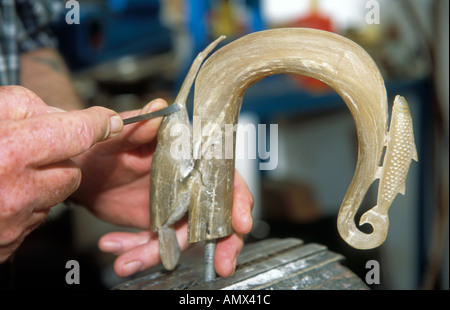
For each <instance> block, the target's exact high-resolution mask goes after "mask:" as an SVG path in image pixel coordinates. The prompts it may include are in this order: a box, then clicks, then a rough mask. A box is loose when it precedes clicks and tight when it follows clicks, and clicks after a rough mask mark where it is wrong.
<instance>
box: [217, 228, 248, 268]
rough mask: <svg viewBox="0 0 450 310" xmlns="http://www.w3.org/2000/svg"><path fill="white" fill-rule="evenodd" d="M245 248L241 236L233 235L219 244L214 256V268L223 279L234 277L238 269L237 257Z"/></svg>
mask: <svg viewBox="0 0 450 310" xmlns="http://www.w3.org/2000/svg"><path fill="white" fill-rule="evenodd" d="M243 246H244V239H243V236H242V235H241V234H236V233H234V234H232V235H230V236H228V237H225V238H223V239H221V240H220V241H219V242H218V243H217V247H216V254H215V256H214V268H215V269H216V272H217V273H218V274H219V275H220V276H222V277H229V276H232V275H233V273H234V270H235V268H236V262H237V257H238V255H239V253H240V252H241V250H242V248H243Z"/></svg>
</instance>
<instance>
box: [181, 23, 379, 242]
mask: <svg viewBox="0 0 450 310" xmlns="http://www.w3.org/2000/svg"><path fill="white" fill-rule="evenodd" d="M278 73H296V74H300V75H305V76H309V77H312V78H316V79H318V80H321V81H323V82H325V83H326V84H328V85H330V86H331V87H332V88H334V89H335V90H336V92H337V93H339V95H340V96H341V97H342V99H343V100H344V101H345V103H346V104H347V106H348V108H349V109H350V111H351V113H352V115H353V118H354V120H355V123H356V128H357V135H358V160H357V164H356V171H355V175H354V177H353V180H352V182H351V184H350V187H349V190H348V192H347V194H346V196H345V198H344V202H343V204H342V208H341V212H340V215H339V220H338V223H339V227H340V232H341V234H342V236H343V238H344V239H345V240H346V241H347V242H350V243H352V245H354V246H357V247H358V246H360V244H359V243H358V244H355V243H353V242H352V240H353V237H352V236H353V234H358V235H361V234H363V236H362V239H364V238H367V236H366V235H365V234H364V233H362V232H361V231H359V230H358V229H357V228H356V227H355V228H356V229H353V228H352V227H350V229H348V223H353V222H354V218H353V217H354V215H355V213H356V211H357V209H358V208H359V205H360V204H361V202H362V200H363V198H364V196H365V194H366V192H367V190H368V188H369V186H370V185H371V184H372V183H373V181H374V180H375V178H376V177H377V169H378V168H379V167H378V164H379V162H380V159H381V156H382V152H383V147H384V142H385V135H386V129H387V101H386V100H387V99H386V90H385V86H384V81H383V78H382V76H381V74H380V73H379V71H378V68H377V66H376V64H375V63H374V62H373V60H372V58H371V57H370V56H369V55H368V54H367V53H366V52H365V51H364V50H363V49H362V48H361V47H360V46H359V45H357V44H356V43H354V42H352V41H350V40H348V39H346V38H344V37H342V36H340V35H337V34H333V33H329V32H324V31H320V30H314V29H302V28H288V29H286V28H283V29H274V30H267V31H262V32H258V33H253V34H250V35H247V36H244V37H242V38H240V39H238V40H236V41H234V42H232V43H230V44H228V45H226V46H225V47H223V48H221V49H220V50H218V51H217V52H216V53H214V54H213V55H212V56H211V57H210V58H209V59H207V60H206V61H205V63H204V65H203V66H202V68H201V70H200V72H199V74H198V76H197V79H196V82H195V97H194V119H195V118H196V117H199V118H200V120H201V136H198V135H197V136H196V135H195V134H194V145H193V148H194V158H198V163H197V170H198V171H200V173H201V176H202V177H201V184H200V182H199V184H198V185H197V186H194V187H193V191H194V192H193V193H192V197H195V200H194V201H192V204H191V207H190V214H189V225H190V227H189V241H190V242H196V241H200V240H205V239H215V238H219V237H223V236H226V235H229V234H230V233H231V232H232V228H231V221H230V218H231V217H230V214H231V206H232V194H231V193H232V189H233V175H234V159H216V158H214V154H215V153H214V152H216V150H215V149H214V143H211V140H210V137H212V136H215V135H217V133H218V132H220V131H221V132H222V133H223V132H224V131H223V130H224V125H225V124H236V123H237V121H238V116H239V112H240V108H241V104H242V98H243V96H244V93H245V91H246V89H247V88H248V87H249V86H251V85H252V84H253V83H255V82H257V81H259V80H261V79H262V78H264V77H267V76H270V75H274V74H278ZM194 127H195V123H194ZM219 136H220V134H219ZM208 139H209V140H208ZM234 142H235V141H234ZM208 143H209V144H208ZM233 145H234V144H233ZM224 197H225V198H224ZM367 220H368V221H369V223H371V224H373V225H374V226H373V228H374V231H373V233H372V234H373V235H378V234H379V228H380V227H379V226H380V225H378V224H377V223H378V222H371V218H367ZM346 225H347V226H346ZM350 226H351V225H350ZM382 226H383V225H382ZM381 231H383V230H381Z"/></svg>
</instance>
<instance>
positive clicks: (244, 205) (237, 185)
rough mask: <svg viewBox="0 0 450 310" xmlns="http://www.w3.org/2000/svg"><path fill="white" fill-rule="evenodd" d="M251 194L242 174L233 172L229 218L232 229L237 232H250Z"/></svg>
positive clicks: (251, 220) (251, 219) (251, 222)
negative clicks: (231, 207)
mask: <svg viewBox="0 0 450 310" xmlns="http://www.w3.org/2000/svg"><path fill="white" fill-rule="evenodd" d="M252 209H253V196H252V194H251V192H250V190H249V189H248V187H247V184H246V183H245V181H244V179H243V178H242V176H241V175H240V174H239V172H238V171H237V170H236V171H235V174H234V191H233V209H232V211H231V219H232V225H233V229H234V230H235V231H236V232H237V233H239V234H248V233H250V231H251V229H252V226H253V218H252Z"/></svg>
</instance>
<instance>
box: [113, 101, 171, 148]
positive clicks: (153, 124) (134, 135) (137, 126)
mask: <svg viewBox="0 0 450 310" xmlns="http://www.w3.org/2000/svg"><path fill="white" fill-rule="evenodd" d="M165 107H167V102H166V101H165V100H163V99H155V100H152V101H151V102H149V103H148V104H147V105H146V106H145V107H144V108H142V110H135V111H128V112H123V113H121V114H120V116H121V117H122V118H123V119H125V118H128V117H133V116H137V115H140V114H145V113H150V112H153V111H158V110H161V109H163V108H165ZM162 119H163V117H157V118H153V119H149V120H147V121H141V122H137V123H134V124H130V125H127V126H125V127H124V129H123V132H122V133H121V134H120V135H119V136H117V137H116V138H115V139H114V140H111V141H108V144H109V146H110V148H113V149H112V150H111V151H114V148H115V149H117V150H121V151H123V150H130V149H134V148H136V147H138V146H142V145H145V144H148V143H151V142H153V141H154V140H155V138H156V135H157V133H158V128H159V126H160V125H161V121H162Z"/></svg>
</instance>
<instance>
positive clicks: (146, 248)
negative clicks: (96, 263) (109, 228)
mask: <svg viewBox="0 0 450 310" xmlns="http://www.w3.org/2000/svg"><path fill="white" fill-rule="evenodd" d="M175 226H176V232H177V239H178V243H179V244H180V248H181V250H184V249H186V248H187V247H189V246H190V245H189V244H188V243H187V242H186V241H187V221H181V222H179V223H177V224H176V225H175ZM99 248H100V249H101V250H102V251H105V252H109V253H114V254H116V255H118V257H117V259H116V261H115V262H114V272H115V273H116V275H117V276H118V277H127V276H130V275H132V274H134V273H136V272H139V271H143V270H145V269H148V268H150V267H153V266H155V265H157V264H158V263H160V262H161V260H160V258H159V245H158V236H157V234H156V233H152V232H149V231H143V232H140V233H126V232H115V233H109V234H107V235H105V236H103V237H102V238H101V239H100V240H99Z"/></svg>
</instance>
